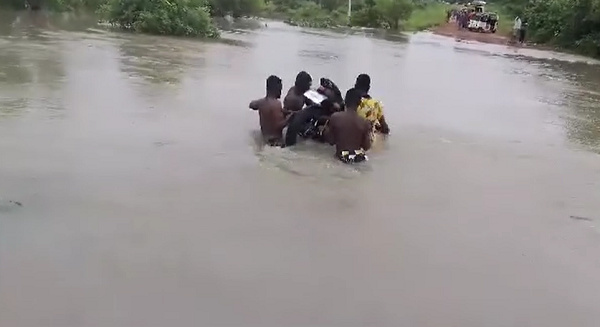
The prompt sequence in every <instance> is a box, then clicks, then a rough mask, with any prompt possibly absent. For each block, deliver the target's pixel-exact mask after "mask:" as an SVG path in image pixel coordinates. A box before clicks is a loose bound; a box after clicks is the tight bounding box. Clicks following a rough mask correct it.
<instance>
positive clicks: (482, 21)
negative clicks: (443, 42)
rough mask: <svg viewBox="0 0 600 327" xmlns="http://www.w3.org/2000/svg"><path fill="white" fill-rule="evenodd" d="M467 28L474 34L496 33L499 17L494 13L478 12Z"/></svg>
mask: <svg viewBox="0 0 600 327" xmlns="http://www.w3.org/2000/svg"><path fill="white" fill-rule="evenodd" d="M467 28H468V29H469V30H470V31H473V32H481V33H496V30H497V29H498V15H497V14H496V13H493V12H478V13H476V14H475V15H474V16H473V18H471V19H470V20H469V25H468V26H467Z"/></svg>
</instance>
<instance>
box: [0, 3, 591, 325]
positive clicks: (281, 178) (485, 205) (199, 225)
mask: <svg viewBox="0 0 600 327" xmlns="http://www.w3.org/2000/svg"><path fill="white" fill-rule="evenodd" d="M36 19H37V20H36ZM36 19H34V18H32V17H30V16H27V15H26V14H24V15H12V16H11V17H10V19H8V18H6V17H4V18H3V19H1V20H0V22H1V23H0V33H1V36H0V199H1V201H2V202H1V203H0V326H6V327H9V326H10V327H32V326H43V327H47V326H52V327H54V326H56V327H70V326H73V327H83V326H85V327H88V326H90V327H91V326H94V327H96V326H97V327H104V326H111V327H133V326H413V327H429V326H457V327H458V326H460V327H471V326H472V327H482V326H486V327H496V326H510V327H514V326H520V327H523V326H532V327H534V326H535V327H537V326H545V327H554V326H556V327H559V326H560V327H563V326H577V327H587V326H589V327H596V326H598V322H599V321H600V155H599V154H598V153H600V146H599V145H600V106H599V105H598V103H599V102H598V100H599V99H600V94H599V93H598V91H597V89H598V88H597V85H599V82H600V66H598V65H597V64H595V63H593V62H585V61H581V58H577V57H572V56H568V55H561V54H551V53H545V52H540V51H535V50H523V49H521V50H518V51H515V50H511V49H507V48H505V47H500V46H491V45H478V44H465V43H457V42H454V40H451V39H447V38H443V37H437V36H433V35H430V34H417V35H414V36H412V37H406V38H404V37H391V36H386V37H383V36H377V35H365V34H364V33H356V34H347V33H334V32H323V31H316V30H301V29H297V28H293V27H290V26H286V25H284V24H281V23H276V22H273V23H269V26H268V28H261V29H242V30H235V31H233V32H230V33H226V34H225V35H224V37H225V38H226V39H227V40H228V41H226V42H211V43H202V42H197V41H194V40H183V39H175V38H162V37H153V36H140V35H131V34H120V33H111V32H106V31H104V30H102V29H100V28H98V27H94V26H93V25H90V24H89V22H88V20H86V19H80V20H72V19H70V18H69V17H67V16H65V17H57V18H53V19H38V18H36ZM300 70H307V71H308V72H309V73H311V74H312V75H313V78H314V79H317V78H319V77H321V76H327V77H329V78H331V79H332V80H334V81H335V82H336V83H338V84H339V85H340V87H341V88H342V89H344V90H345V89H347V88H348V87H350V86H351V84H352V83H353V81H354V78H355V77H356V75H358V74H359V73H363V72H368V73H370V74H371V76H372V79H373V83H372V84H373V90H372V94H373V95H374V96H375V97H377V98H379V99H381V100H382V101H383V102H384V105H385V113H386V117H387V120H388V122H389V123H390V126H391V128H392V135H391V136H390V138H389V139H388V140H387V142H386V143H385V144H383V145H382V146H380V147H379V148H377V149H374V151H372V154H371V156H370V157H371V161H369V162H368V164H367V165H363V166H360V167H347V166H344V165H341V164H338V163H337V162H335V161H334V160H333V158H332V155H333V151H332V149H331V148H329V147H327V146H323V145H316V144H310V143H305V144H301V145H299V146H297V147H295V148H289V149H273V148H265V149H261V148H260V147H259V146H257V144H256V142H255V136H256V133H257V131H258V117H257V115H256V113H255V112H252V111H251V110H249V109H248V108H247V104H248V102H249V100H250V99H253V98H256V97H259V96H262V95H263V93H264V81H265V78H266V77H267V76H268V75H270V74H277V75H279V76H281V77H282V78H283V81H284V87H285V88H287V87H289V86H291V83H292V82H293V79H294V77H295V74H296V73H297V72H298V71H300ZM10 201H13V202H10ZM14 201H17V202H19V203H20V204H22V206H19V205H16V204H15V203H14Z"/></svg>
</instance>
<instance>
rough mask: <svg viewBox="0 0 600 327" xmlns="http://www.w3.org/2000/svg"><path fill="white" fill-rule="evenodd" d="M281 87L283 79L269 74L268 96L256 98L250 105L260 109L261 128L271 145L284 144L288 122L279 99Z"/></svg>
mask: <svg viewBox="0 0 600 327" xmlns="http://www.w3.org/2000/svg"><path fill="white" fill-rule="evenodd" d="M281 88H282V85H281V79H280V78H279V77H277V76H269V78H268V79H267V96H266V97H264V98H261V99H258V100H254V101H252V102H250V105H249V107H250V109H252V110H257V111H258V116H259V118H260V130H261V132H262V135H263V138H264V140H265V142H267V143H268V144H269V145H283V128H284V127H285V126H286V125H287V122H288V119H286V117H285V115H284V113H283V108H282V106H281V101H279V97H281ZM288 118H289V117H288Z"/></svg>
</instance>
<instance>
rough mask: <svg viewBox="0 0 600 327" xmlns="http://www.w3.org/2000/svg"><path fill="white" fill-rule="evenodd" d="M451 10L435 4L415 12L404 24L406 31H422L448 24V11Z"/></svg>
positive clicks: (443, 5) (446, 6)
mask: <svg viewBox="0 0 600 327" xmlns="http://www.w3.org/2000/svg"><path fill="white" fill-rule="evenodd" d="M448 8H450V6H449V5H446V4H444V3H440V2H435V3H432V4H429V5H426V6H423V7H418V8H415V10H413V12H412V13H411V15H410V17H409V18H408V19H407V20H406V22H405V23H404V24H403V28H404V30H406V31H412V32H414V31H422V30H426V29H428V28H432V27H435V26H439V25H442V24H445V23H446V10H447V9H448Z"/></svg>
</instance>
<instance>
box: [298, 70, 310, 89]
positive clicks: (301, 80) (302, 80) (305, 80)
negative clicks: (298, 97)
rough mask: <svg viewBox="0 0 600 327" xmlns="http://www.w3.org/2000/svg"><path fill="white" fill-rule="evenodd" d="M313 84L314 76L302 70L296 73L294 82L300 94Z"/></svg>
mask: <svg viewBox="0 0 600 327" xmlns="http://www.w3.org/2000/svg"><path fill="white" fill-rule="evenodd" d="M311 84H312V77H310V75H309V74H308V73H307V72H305V71H301V72H299V73H298V75H296V82H295V83H294V87H295V88H296V92H298V94H302V93H304V92H306V91H308V90H310V86H311Z"/></svg>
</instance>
